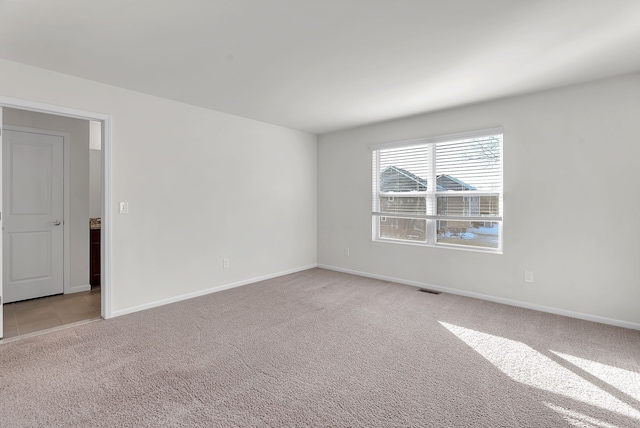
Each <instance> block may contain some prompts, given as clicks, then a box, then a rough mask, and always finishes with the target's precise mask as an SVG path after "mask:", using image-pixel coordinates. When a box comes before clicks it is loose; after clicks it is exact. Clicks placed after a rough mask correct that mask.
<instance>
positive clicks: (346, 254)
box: [344, 248, 351, 257]
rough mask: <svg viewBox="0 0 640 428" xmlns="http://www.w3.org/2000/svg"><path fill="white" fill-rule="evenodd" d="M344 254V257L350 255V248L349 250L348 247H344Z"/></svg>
mask: <svg viewBox="0 0 640 428" xmlns="http://www.w3.org/2000/svg"><path fill="white" fill-rule="evenodd" d="M344 255H345V256H346V257H349V256H350V255H351V250H349V249H348V248H345V249H344Z"/></svg>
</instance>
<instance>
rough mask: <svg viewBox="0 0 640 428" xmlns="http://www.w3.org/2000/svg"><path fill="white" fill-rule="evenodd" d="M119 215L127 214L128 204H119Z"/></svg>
mask: <svg viewBox="0 0 640 428" xmlns="http://www.w3.org/2000/svg"><path fill="white" fill-rule="evenodd" d="M120 214H129V202H120Z"/></svg>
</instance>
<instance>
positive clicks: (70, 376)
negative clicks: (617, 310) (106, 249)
mask: <svg viewBox="0 0 640 428" xmlns="http://www.w3.org/2000/svg"><path fill="white" fill-rule="evenodd" d="M0 426H2V427H165V426H166V427H218V426H220V427H252V426H257V427H259V426H270V427H282V426H327V427H329V426H331V427H341V426H344V427H347V426H349V427H353V426H361V427H375V426H389V427H392V426H397V427H405V426H407V427H537V428H540V427H564V426H577V427H599V428H611V427H638V426H640V332H638V331H634V330H628V329H623V328H617V327H611V326H607V325H601V324H596V323H591V322H586V321H580V320H575V319H570V318H565V317H561V316H555V315H550V314H545V313H539V312H535V311H530V310H525V309H520V308H515V307H510V306H504V305H500V304H495V303H490V302H485V301H480V300H475V299H470V298H465V297H460V296H454V295H449V294H439V295H434V294H428V293H423V292H419V291H417V289H416V288H413V287H409V286H404V285H398V284H393V283H389V282H384V281H377V280H372V279H367V278H360V277H356V276H351V275H345V274H341V273H336V272H331V271H326V270H322V269H312V270H308V271H304V272H300V273H296V274H292V275H287V276H284V277H280V278H276V279H272V280H268V281H264V282H260V283H256V284H252V285H248V286H244V287H239V288H235V289H231V290H227V291H223V292H219V293H215V294H211V295H208V296H205V297H201V298H197V299H192V300H188V301H184V302H179V303H175V304H172V305H167V306H164V307H160V308H156V309H151V310H147V311H143V312H138V313H135V314H131V315H127V316H123V317H119V318H115V319H112V320H107V321H100V322H95V323H91V324H85V325H81V326H77V327H73V328H69V329H66V330H61V331H57V332H53V333H49V334H45V335H41V336H37V337H31V338H27V339H23V340H19V341H16V342H12V343H6V344H4V345H0Z"/></svg>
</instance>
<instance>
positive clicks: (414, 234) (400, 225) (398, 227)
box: [379, 217, 427, 242]
mask: <svg viewBox="0 0 640 428" xmlns="http://www.w3.org/2000/svg"><path fill="white" fill-rule="evenodd" d="M379 224H380V237H381V238H392V239H404V240H408V241H422V242H424V240H425V231H426V230H427V221H426V220H422V219H412V218H395V217H379Z"/></svg>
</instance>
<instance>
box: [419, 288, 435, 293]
mask: <svg viewBox="0 0 640 428" xmlns="http://www.w3.org/2000/svg"><path fill="white" fill-rule="evenodd" d="M418 291H420V292H422V293H429V294H440V292H439V291H434V290H429V289H426V288H418Z"/></svg>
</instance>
